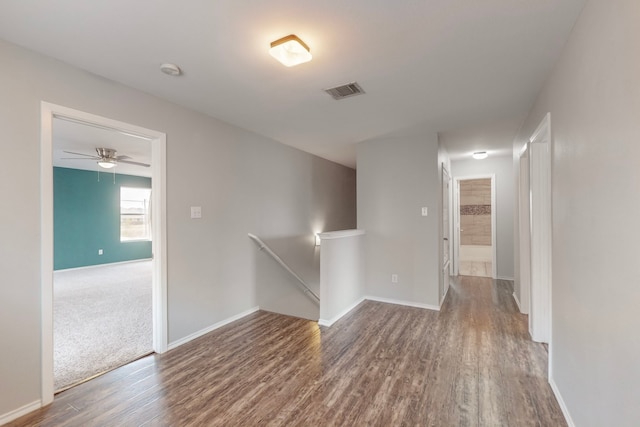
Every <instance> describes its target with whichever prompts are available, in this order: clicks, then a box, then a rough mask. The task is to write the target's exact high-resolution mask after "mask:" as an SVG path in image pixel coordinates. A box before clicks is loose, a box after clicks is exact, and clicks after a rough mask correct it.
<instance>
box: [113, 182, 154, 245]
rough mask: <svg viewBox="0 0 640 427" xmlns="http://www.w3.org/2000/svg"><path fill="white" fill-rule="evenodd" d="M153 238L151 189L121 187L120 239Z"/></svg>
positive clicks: (123, 240)
mask: <svg viewBox="0 0 640 427" xmlns="http://www.w3.org/2000/svg"><path fill="white" fill-rule="evenodd" d="M134 240H151V189H150V188H129V187H120V241H121V242H130V241H134Z"/></svg>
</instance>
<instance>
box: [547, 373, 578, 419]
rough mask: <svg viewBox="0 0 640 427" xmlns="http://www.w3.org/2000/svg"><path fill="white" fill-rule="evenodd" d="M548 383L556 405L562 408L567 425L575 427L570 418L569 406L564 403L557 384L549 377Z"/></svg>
mask: <svg viewBox="0 0 640 427" xmlns="http://www.w3.org/2000/svg"><path fill="white" fill-rule="evenodd" d="M549 385H551V390H553V394H554V395H555V396H556V400H557V401H558V405H560V409H561V410H562V414H563V415H564V419H565V420H566V421H567V425H568V426H569V427H576V424H575V423H574V422H573V419H572V418H571V414H570V413H569V408H567V405H566V404H565V403H564V399H563V398H562V395H561V394H560V390H559V389H558V385H557V384H556V382H555V381H554V380H553V378H549Z"/></svg>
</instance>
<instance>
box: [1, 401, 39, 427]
mask: <svg viewBox="0 0 640 427" xmlns="http://www.w3.org/2000/svg"><path fill="white" fill-rule="evenodd" d="M41 407H42V401H40V400H36V401H35V402H31V403H27V404H26V405H24V406H21V407H19V408H18V409H14V410H13V411H11V412H7V413H6V414H3V415H0V426H1V425H4V424H7V423H9V422H11V421H13V420H15V419H18V418H20V417H21V416H23V415H26V414H28V413H29V412H31V411H35V410H36V409H40V408H41Z"/></svg>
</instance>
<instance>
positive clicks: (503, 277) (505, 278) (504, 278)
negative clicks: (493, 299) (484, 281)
mask: <svg viewBox="0 0 640 427" xmlns="http://www.w3.org/2000/svg"><path fill="white" fill-rule="evenodd" d="M497 279H498V280H509V281H511V282H513V280H514V279H513V277H505V276H498V277H497Z"/></svg>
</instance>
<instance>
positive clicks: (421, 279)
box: [357, 133, 441, 306]
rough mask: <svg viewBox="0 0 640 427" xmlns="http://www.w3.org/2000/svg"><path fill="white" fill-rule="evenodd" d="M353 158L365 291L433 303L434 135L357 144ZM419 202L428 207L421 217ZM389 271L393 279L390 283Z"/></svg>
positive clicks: (437, 205) (435, 278)
mask: <svg viewBox="0 0 640 427" xmlns="http://www.w3.org/2000/svg"><path fill="white" fill-rule="evenodd" d="M357 159H358V170H357V176H358V179H357V181H358V192H357V193H358V196H357V197H358V228H360V229H363V230H365V231H366V233H367V234H366V235H365V254H366V255H365V270H366V273H365V276H366V284H367V285H366V286H367V288H366V292H367V294H368V295H370V296H374V297H380V298H390V299H395V300H401V301H407V302H413V303H418V304H428V305H432V306H439V298H438V292H439V291H438V288H439V287H438V281H439V269H438V266H439V265H440V253H439V241H440V229H439V224H440V222H439V221H440V219H439V218H440V216H439V213H438V212H439V209H440V201H439V198H440V194H441V188H440V181H439V176H438V173H439V169H438V163H437V159H438V137H437V135H436V134H435V133H433V134H430V135H426V136H424V137H421V138H417V137H416V138H405V139H393V140H380V141H369V142H364V143H360V144H358V148H357ZM422 206H426V207H428V208H429V215H428V216H427V217H423V216H421V213H420V208H421V207H422ZM392 274H398V279H399V280H398V282H399V283H397V284H391V275H392Z"/></svg>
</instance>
